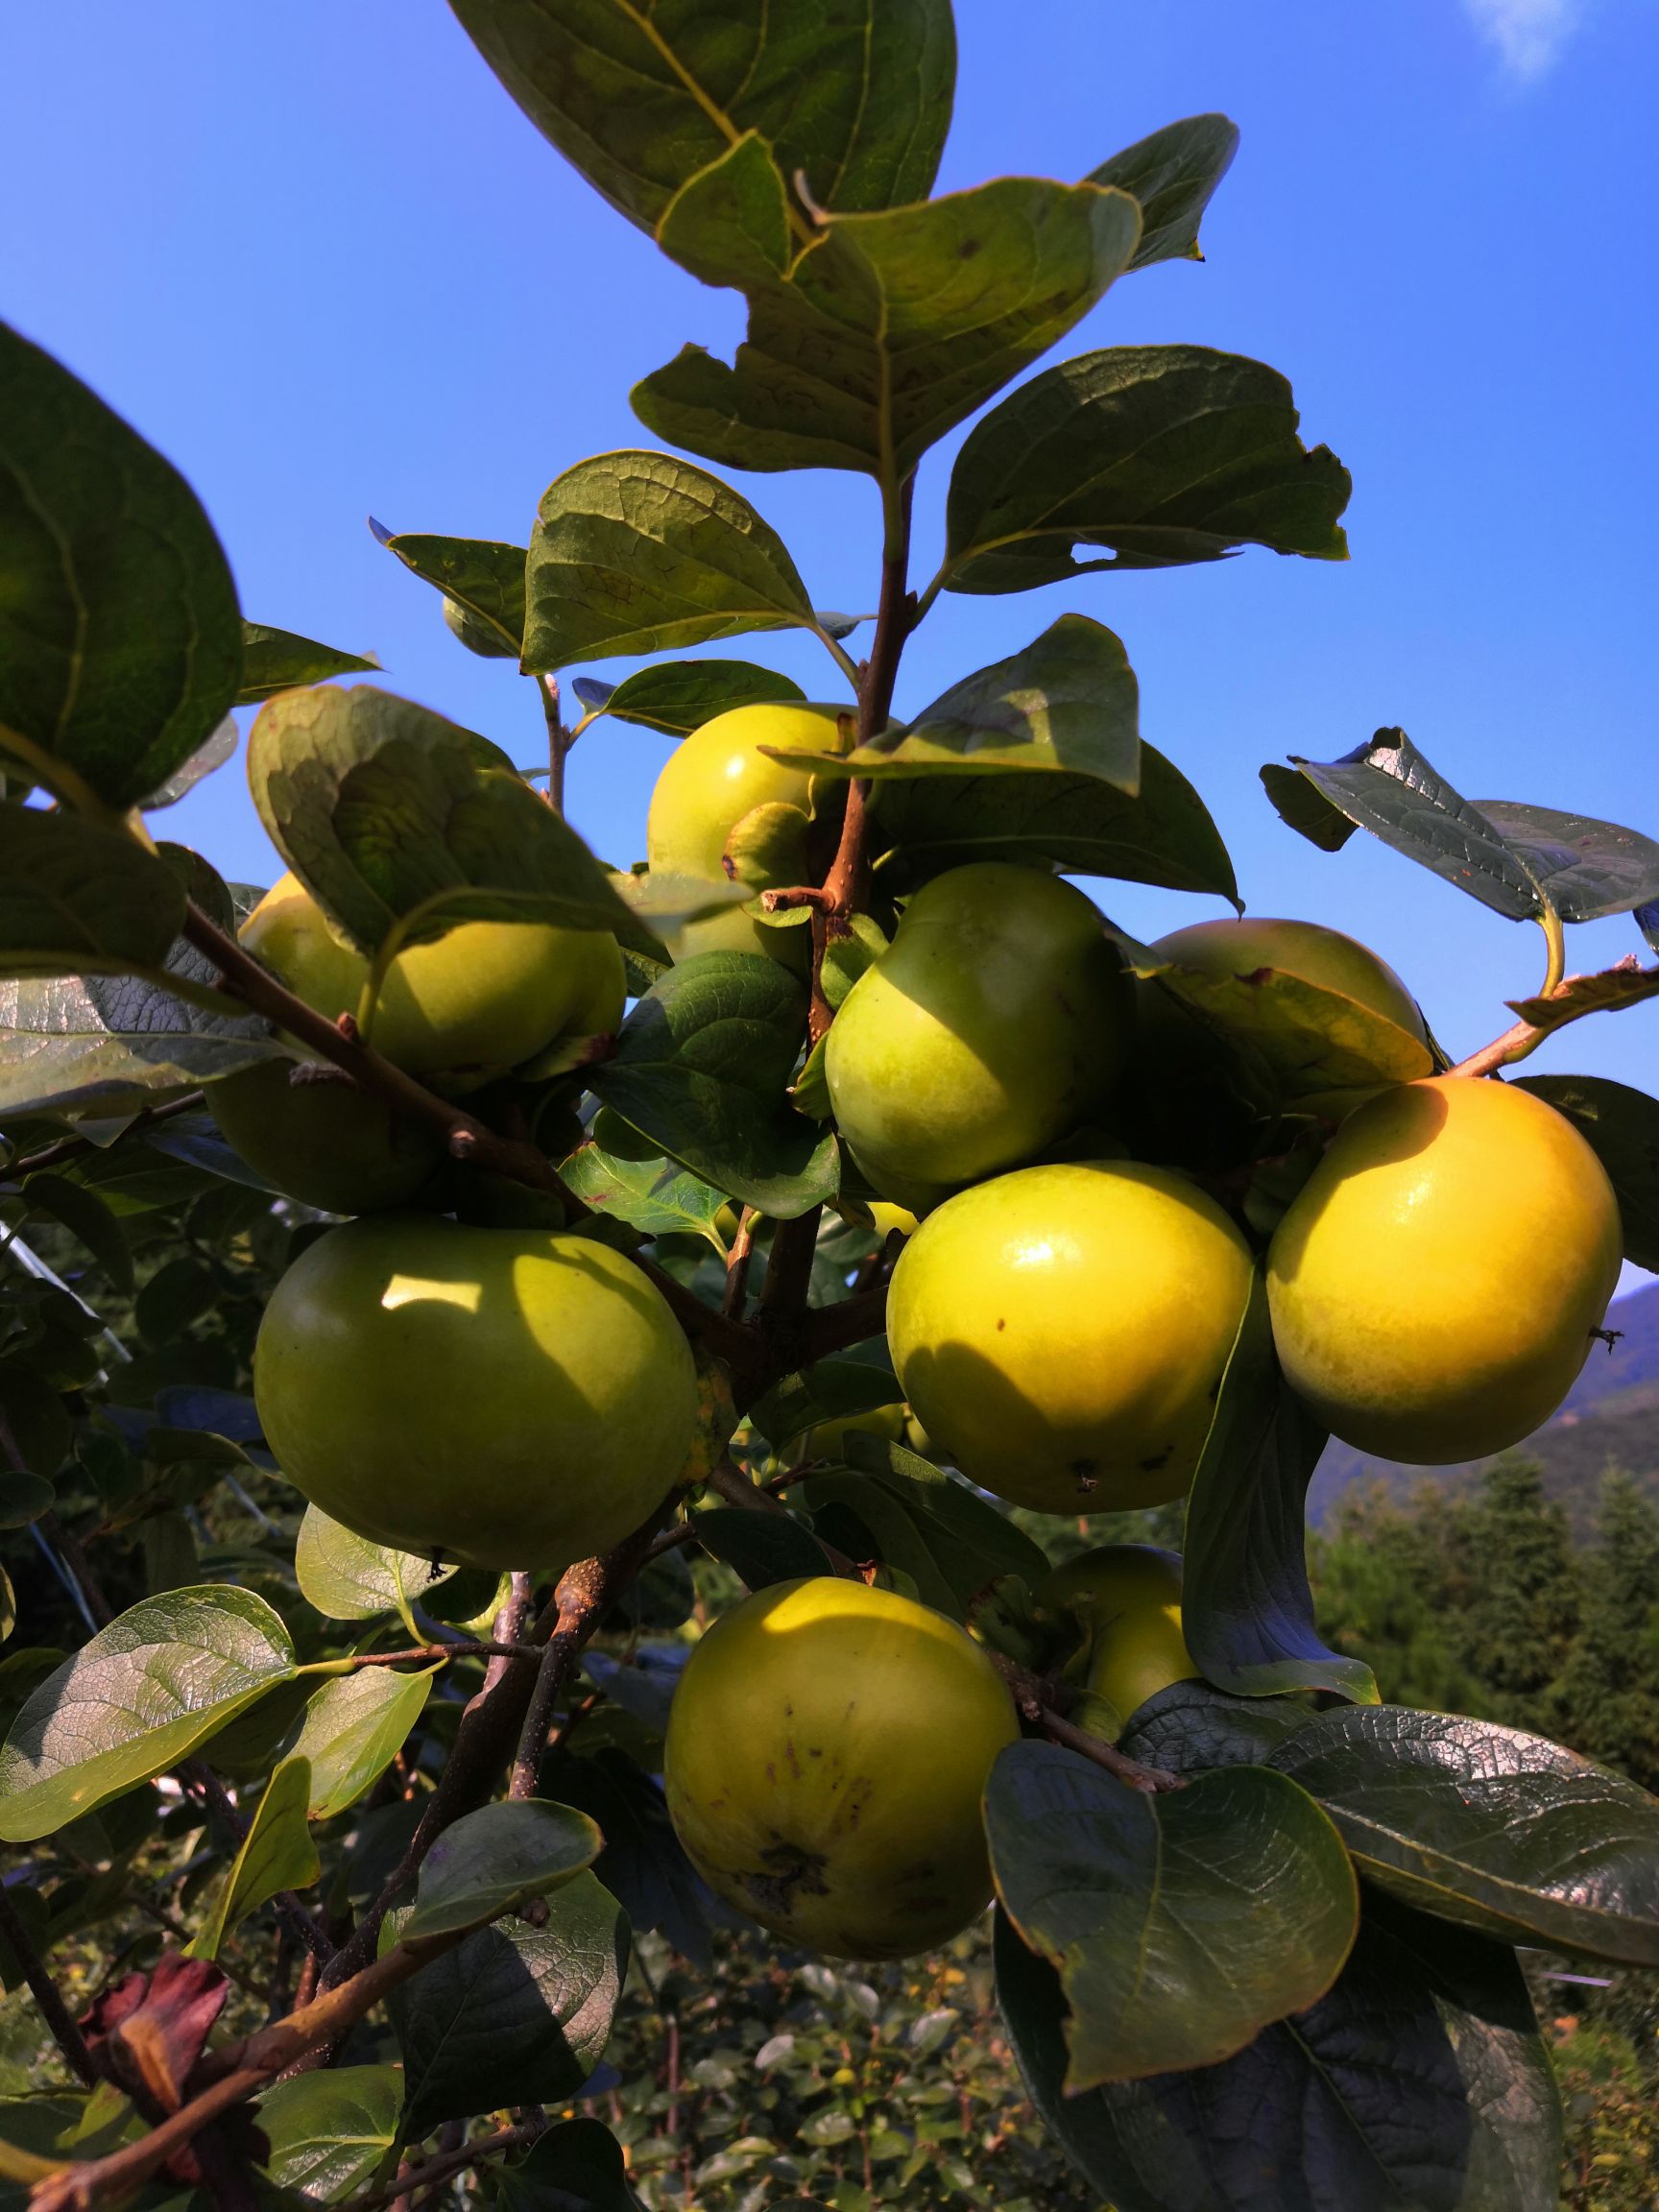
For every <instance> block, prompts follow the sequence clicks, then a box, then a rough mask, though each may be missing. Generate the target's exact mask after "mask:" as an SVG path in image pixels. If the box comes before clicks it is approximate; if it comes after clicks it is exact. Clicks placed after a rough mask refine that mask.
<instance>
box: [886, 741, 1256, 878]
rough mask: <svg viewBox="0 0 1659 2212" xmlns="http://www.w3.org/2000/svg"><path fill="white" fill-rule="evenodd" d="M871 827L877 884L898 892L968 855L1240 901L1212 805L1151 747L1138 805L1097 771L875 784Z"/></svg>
mask: <svg viewBox="0 0 1659 2212" xmlns="http://www.w3.org/2000/svg"><path fill="white" fill-rule="evenodd" d="M870 824H871V828H870V836H871V850H872V852H873V853H874V854H875V856H876V861H877V865H878V868H879V869H880V871H881V879H882V880H883V881H884V882H890V883H892V884H893V885H894V886H895V888H898V889H904V888H907V887H909V886H911V885H913V884H914V883H916V882H918V881H921V880H924V879H926V878H927V877H929V876H937V875H938V874H939V873H940V872H941V871H942V870H944V869H946V868H958V867H961V866H962V865H963V864H964V863H965V862H967V861H970V860H1016V861H1022V862H1024V863H1026V864H1027V865H1033V866H1039V867H1049V868H1055V869H1058V870H1059V872H1060V873H1061V874H1062V875H1067V876H1112V877H1117V878H1119V879H1120V880H1121V881H1123V882H1126V883H1160V884H1165V885H1166V886H1167V887H1168V888H1169V889H1170V890H1172V891H1208V892H1213V893H1215V894H1216V895H1218V896H1219V897H1220V898H1223V899H1230V900H1232V902H1234V904H1235V905H1238V882H1237V879H1236V878H1235V877H1234V874H1233V863H1232V861H1231V860H1230V859H1229V858H1228V856H1227V848H1226V847H1225V846H1224V845H1223V844H1222V842H1221V835H1220V832H1219V830H1218V829H1216V827H1215V825H1214V822H1213V821H1212V820H1211V818H1210V814H1209V811H1208V809H1207V808H1206V806H1205V805H1204V802H1203V801H1202V800H1201V799H1200V798H1199V796H1198V794H1197V792H1196V791H1194V790H1193V788H1192V786H1191V784H1190V783H1189V782H1188V781H1187V779H1186V777H1185V776H1183V775H1182V774H1181V772H1180V770H1179V769H1178V768H1176V767H1174V766H1172V765H1171V763H1170V762H1169V761H1167V760H1166V758H1165V757H1164V756H1163V754H1161V753H1159V752H1157V751H1155V750H1154V748H1153V747H1152V746H1150V745H1147V744H1142V747H1141V789H1140V791H1139V793H1138V794H1137V795H1136V796H1135V797H1134V798H1132V799H1131V798H1129V797H1127V796H1126V795H1125V794H1124V793H1123V792H1121V791H1115V790H1114V789H1113V788H1112V786H1111V785H1110V784H1109V783H1102V782H1101V781H1099V779H1098V778H1096V777H1093V776H1058V775H1055V774H1053V773H1051V772H1044V773H1041V774H1035V773H1034V774H1032V775H1029V776H1018V777H1017V776H995V777H992V776H957V777H944V776H941V777H927V778H926V779H912V780H906V781H894V782H890V783H883V784H881V785H878V788H877V790H876V793H875V795H874V797H873V800H872V803H871V811H870Z"/></svg>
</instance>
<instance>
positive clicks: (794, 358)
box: [633, 138, 1141, 487]
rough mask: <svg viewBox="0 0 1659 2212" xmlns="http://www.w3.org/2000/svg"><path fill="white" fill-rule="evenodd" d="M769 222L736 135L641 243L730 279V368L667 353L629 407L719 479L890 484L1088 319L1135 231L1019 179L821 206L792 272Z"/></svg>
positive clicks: (1108, 198) (762, 186) (764, 169)
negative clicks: (740, 318) (868, 209)
mask: <svg viewBox="0 0 1659 2212" xmlns="http://www.w3.org/2000/svg"><path fill="white" fill-rule="evenodd" d="M788 213H789V210H788V207H787V203H786V200H785V198H784V197H783V193H782V178H781V173H780V172H779V171H778V170H777V169H776V168H774V167H773V165H772V163H771V160H770V157H769V156H768V155H767V153H766V150H765V148H764V147H763V146H762V145H761V144H760V142H759V141H758V140H757V139H755V138H750V139H746V140H739V141H738V142H737V143H736V144H735V145H734V146H733V148H732V150H731V151H730V152H729V153H727V154H726V155H724V156H722V158H721V159H720V160H718V161H716V162H714V163H712V164H711V165H710V166H709V168H707V169H705V170H703V171H702V172H701V173H700V174H699V175H698V176H697V177H695V178H693V179H692V180H690V182H689V183H687V184H686V185H685V188H684V189H683V190H682V192H681V193H680V195H679V196H678V198H677V199H676V200H675V201H674V203H673V204H672V205H671V206H670V207H669V208H668V210H667V211H666V213H665V214H664V215H663V217H662V220H661V223H660V225H659V226H658V233H657V234H658V242H659V243H660V244H661V246H662V248H663V250H664V251H665V252H668V253H670V254H672V255H673V256H674V258H675V259H676V260H679V261H681V262H683V263H684V264H685V266H686V267H687V268H689V269H690V270H691V271H692V273H693V274H694V275H696V276H702V277H703V278H704V279H705V280H706V281H707V282H709V283H717V284H734V285H738V286H740V287H741V288H742V290H743V291H744V293H745V295H746V297H747V299H748V302H749V330H748V336H747V339H746V340H745V342H744V344H743V345H742V346H741V347H740V348H739V349H738V352H737V356H736V360H735V363H734V364H733V365H732V366H730V367H729V366H728V365H727V364H726V363H725V362H723V361H720V360H718V359H716V358H715V357H714V355H712V354H710V353H707V352H705V351H703V350H702V349H700V348H697V347H686V348H685V349H684V350H683V351H682V352H681V353H680V354H679V356H678V357H677V358H676V359H675V360H673V361H671V362H669V363H668V364H667V366H666V367H665V368H662V369H659V370H658V371H657V372H656V373H655V374H653V375H650V376H648V377H646V378H645V380H644V381H643V383H641V384H638V385H636V387H635V389H634V394H633V401H634V411H635V413H636V414H637V416H638V417H639V419H640V420H641V421H643V422H645V423H646V424H648V426H649V427H650V428H651V429H653V430H655V431H656V432H657V434H658V436H659V437H662V438H667V439H669V440H671V441H672V442H673V443H674V444H675V445H683V446H685V447H686V448H688V449H689V450H690V451H691V452H693V453H701V454H704V455H705V456H707V457H708V458H709V459H710V460H713V461H716V462H720V463H722V464H724V465H725V466H727V467H730V468H739V469H806V468H820V469H858V470H862V471H864V472H867V473H869V474H871V475H874V476H876V477H877V478H878V479H879V480H880V481H882V482H883V483H886V484H889V485H892V486H895V487H896V486H897V485H899V484H900V483H902V481H903V480H904V478H905V477H907V476H908V475H909V474H910V472H911V470H912V469H914V468H915V466H916V463H917V461H918V460H919V459H920V458H921V456H922V455H923V454H924V453H925V452H926V450H927V448H928V446H930V445H934V444H935V443H936V442H937V441H938V440H939V439H940V438H942V437H944V435H945V433H946V432H947V431H948V430H950V428H951V427H952V426H953V425H954V424H956V423H958V422H960V421H962V420H963V419H964V418H965V417H966V416H968V415H971V414H972V413H973V412H974V409H975V408H976V407H979V406H982V405H983V404H984V402H985V401H986V400H987V399H989V398H990V397H992V395H993V394H994V393H996V392H998V391H999V390H1000V389H1001V388H1002V386H1003V385H1004V384H1006V383H1008V382H1009V381H1010V379H1011V378H1013V377H1015V376H1017V375H1019V374H1020V373H1021V372H1022V370H1024V369H1026V368H1028V367H1029V366H1030V364H1031V363H1032V362H1033V361H1035V360H1037V359H1038V358H1039V357H1040V355H1042V354H1043V353H1045V352H1046V351H1047V349H1048V348H1049V347H1050V346H1052V345H1054V344H1055V343H1056V342H1057V340H1059V339H1061V338H1063V337H1064V336H1065V334H1066V332H1067V331H1068V330H1070V328H1071V326H1072V325H1073V324H1075V323H1076V322H1078V321H1079V320H1080V319H1081V317H1083V316H1084V315H1086V314H1087V313H1088V311H1089V309H1090V308H1091V307H1093V306H1094V304H1095V302H1096V301H1098V300H1100V299H1101V298H1102V297H1103V295H1104V294H1105V292H1106V291H1107V289H1108V288H1109V287H1110V285H1111V284H1112V282H1113V281H1114V279H1115V278H1116V277H1118V276H1121V275H1122V273H1123V271H1124V270H1125V269H1126V268H1127V267H1128V266H1129V263H1130V261H1131V259H1132V258H1133V256H1134V253H1135V251H1136V248H1137V246H1138V244H1139V242H1140V236H1141V209H1140V205H1139V204H1138V203H1137V202H1136V201H1134V200H1132V199H1131V198H1130V197H1129V196H1128V194H1127V193H1123V192H1118V191H1113V190H1106V189H1102V188H1101V187H1100V186H1098V185H1095V184H1059V183H1055V182H1052V181H1051V180H1047V179H1046V178H1033V177H1003V178H998V179H996V180H994V181H992V182H991V183H988V184H980V185H976V186H975V187H974V188H973V189H972V190H970V191H966V192H953V193H950V194H947V195H945V196H944V197H942V198H940V199H937V200H928V201H924V202H922V203H921V204H918V205H914V206H899V207H892V208H889V209H887V210H886V211H884V212H882V213H877V214H843V215H834V214H828V213H821V214H819V215H818V217H817V219H816V222H815V226H814V228H813V229H812V230H811V231H810V232H809V233H808V242H807V243H806V245H805V249H804V251H802V252H799V254H797V255H796V257H795V258H794V259H793V260H792V261H791V260H790V259H789V258H788V256H789V253H790V252H791V251H792V241H791V240H790V237H789V230H788Z"/></svg>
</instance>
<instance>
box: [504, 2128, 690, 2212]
mask: <svg viewBox="0 0 1659 2212" xmlns="http://www.w3.org/2000/svg"><path fill="white" fill-rule="evenodd" d="M716 2155H718V2153H716ZM495 2202H496V2204H497V2205H499V2206H500V2207H501V2212H638V2204H639V2200H638V2198H637V2197H636V2196H635V2194H634V2192H633V2190H632V2189H631V2188H630V2187H629V2185H628V2169H627V2165H626V2163H625V2161H624V2159H623V2156H622V2146H621V2144H620V2143H618V2142H617V2140H616V2138H615V2136H614V2135H613V2134H612V2132H611V2130H610V2128H607V2127H606V2126H605V2124H604V2122H603V2121H600V2120H589V2119H581V2118H579V2119H575V2120H563V2121H561V2122H560V2123H559V2125H558V2126H557V2127H556V2128H548V2129H547V2131H546V2133H545V2134H543V2135H539V2136H538V2137H537V2138H536V2140H535V2142H534V2143H532V2144H531V2146H530V2151H529V2154H528V2156H526V2157H524V2158H521V2159H520V2160H519V2161H518V2163H517V2165H516V2166H506V2167H503V2168H501V2169H500V2170H499V2172H498V2173H497V2176H496V2179H495Z"/></svg>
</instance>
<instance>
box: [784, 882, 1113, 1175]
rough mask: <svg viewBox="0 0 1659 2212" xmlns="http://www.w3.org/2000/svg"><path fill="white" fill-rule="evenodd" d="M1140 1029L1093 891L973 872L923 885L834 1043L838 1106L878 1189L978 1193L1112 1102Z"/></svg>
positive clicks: (829, 1056) (828, 1062)
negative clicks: (977, 1186)
mask: <svg viewBox="0 0 1659 2212" xmlns="http://www.w3.org/2000/svg"><path fill="white" fill-rule="evenodd" d="M1133 1021H1134V992H1133V987H1132V985H1131V982H1130V979H1129V977H1128V975H1127V974H1125V973H1124V970H1123V966H1122V962H1121V961H1120V960H1119V958H1118V952H1117V950H1116V948H1115V947H1114V946H1113V945H1112V944H1111V943H1110V942H1109V940H1108V939H1107V937H1106V936H1105V934H1104V931H1103V930H1102V928H1101V924H1100V916H1099V914H1098V912H1097V911H1096V909H1095V908H1094V905H1093V904H1092V903H1091V902H1090V901H1089V900H1088V899H1086V898H1085V897H1084V895H1083V893H1082V892H1081V891H1078V890H1076V889H1074V888H1073V887H1072V885H1070V883H1063V882H1062V881H1061V880H1060V879H1059V878H1058V877H1055V876H1046V875H1043V874H1041V873H1039V872H1038V871H1037V870H1036V869H1032V868H1017V867H1013V866H1010V865H1009V864H1008V863H1007V862H1005V861H998V860H986V861H975V862H972V863H970V865H969V866H967V867H965V868H952V869H950V870H948V871H947V873H946V874H945V875H943V876H936V877H935V878H933V880H932V881H931V882H930V883H926V884H924V885H923V887H922V889H921V890H920V891H918V892H917V893H916V896H915V897H914V898H913V899H912V900H911V902H910V903H909V905H908V906H907V907H906V909H905V911H904V915H903V918H902V921H901V922H900V924H899V931H898V935H897V936H896V937H895V938H894V940H893V942H892V944H891V945H890V946H889V947H888V948H887V950H886V951H885V952H883V953H882V955H881V957H880V958H879V959H878V960H877V961H876V962H875V963H874V965H873V966H871V967H869V968H867V969H866V970H865V971H864V973H863V974H862V975H860V976H859V978H858V980H857V982H856V983H854V986H853V988H852V990H851V991H850V992H849V993H848V994H847V997H846V998H845V1000H844V1001H843V1003H842V1005H841V1008H840V1011H839V1012H838V1013H837V1014H836V1017H835V1021H834V1023H833V1025H832V1027H831V1028H830V1031H829V1042H828V1044H827V1045H826V1046H825V1057H824V1073H825V1077H826V1080H827V1081H828V1084H829V1099H830V1104H831V1105H832V1106H833V1108H834V1111H835V1119H836V1121H837V1123H838V1124H839V1127H840V1129H841V1133H842V1135H843V1136H844V1137H845V1139H846V1140H847V1142H848V1143H849V1145H851V1147H852V1149H853V1153H854V1158H855V1159H856V1160H857V1162H858V1165H859V1166H860V1167H861V1168H862V1169H863V1170H864V1172H865V1174H866V1175H867V1176H868V1177H869V1179H870V1181H871V1182H872V1183H873V1184H874V1185H875V1186H876V1188H877V1189H878V1190H888V1191H893V1190H899V1191H902V1190H904V1189H906V1188H914V1187H915V1186H917V1185H932V1186H942V1187H944V1188H946V1189H950V1188H953V1187H954V1186H956V1185H959V1184H963V1183H974V1182H977V1181H978V1180H979V1179H980V1178H981V1177H982V1176H986V1175H994V1174H996V1173H997V1172H998V1170H999V1169H1001V1168H1004V1167H1012V1166H1018V1165H1019V1163H1020V1162H1021V1161H1022V1160H1028V1159H1030V1157H1031V1155H1032V1154H1033V1153H1035V1152H1040V1151H1042V1150H1043V1149H1044V1148H1045V1146H1046V1145H1048V1144H1052V1143H1053V1142H1055V1141H1056V1140H1057V1139H1059V1138H1061V1137H1064V1136H1065V1135H1066V1134H1067V1133H1068V1132H1069V1131H1070V1130H1071V1129H1074V1128H1076V1127H1077V1125H1078V1123H1079V1122H1081V1121H1083V1120H1086V1119H1087V1118H1088V1117H1089V1115H1090V1114H1091V1113H1092V1112H1093V1111H1094V1109H1095V1108H1096V1107H1098V1106H1099V1105H1101V1104H1102V1103H1103V1102H1104V1100H1105V1099H1106V1097H1107V1096H1108V1094H1110V1092H1111V1089H1112V1086H1113V1084H1114V1082H1115V1081H1116V1079H1117V1077H1118V1072H1119V1071H1120V1070H1121V1068H1122V1066H1123V1062H1124V1060H1125V1059H1126V1057H1127V1054H1128V1046H1129V1039H1130V1035H1131V1031H1132V1025H1133Z"/></svg>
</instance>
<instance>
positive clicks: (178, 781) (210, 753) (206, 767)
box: [138, 623, 247, 814]
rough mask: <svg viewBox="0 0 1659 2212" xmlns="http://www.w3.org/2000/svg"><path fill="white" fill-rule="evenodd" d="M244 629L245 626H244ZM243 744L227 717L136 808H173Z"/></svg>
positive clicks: (233, 721) (232, 717) (150, 810)
mask: <svg viewBox="0 0 1659 2212" xmlns="http://www.w3.org/2000/svg"><path fill="white" fill-rule="evenodd" d="M243 628H244V629H246V628H247V624H246V623H244V624H243ZM241 742H242V733H241V732H240V731H239V730H238V729H237V727H236V717H235V715H234V714H227V715H226V717H225V719H224V721H223V722H221V723H219V724H218V725H217V726H216V727H215V728H214V729H213V730H211V731H210V732H209V733H208V734H207V735H206V736H205V737H204V739H203V741H202V743H201V744H200V745H198V746H197V748H196V750H195V752H194V753H192V754H191V756H190V757H189V759H188V760H182V761H180V764H179V766H178V767H177V768H175V769H174V771H173V773H172V775H171V776H169V777H167V778H166V779H165V780H164V781H162V782H160V783H157V784H156V788H155V790H154V791H146V792H145V794H144V796H143V798H142V799H140V800H139V802H138V804H139V805H140V806H141V807H142V808H143V809H144V811H145V812H146V813H147V814H148V813H153V812H154V811H155V809H156V807H158V806H173V805H177V804H178V802H179V801H180V799H182V798H183V796H184V794H185V793H186V792H187V791H193V790H194V789H195V788H196V786H197V784H198V783H200V782H201V781H202V779H203V777H204V776H211V775H212V773H213V771H214V769H215V768H223V767H224V765H225V763H226V761H227V760H228V759H230V758H231V757H232V756H233V755H234V754H235V751H236V748H237V746H238V745H239V744H240V743H241Z"/></svg>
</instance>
